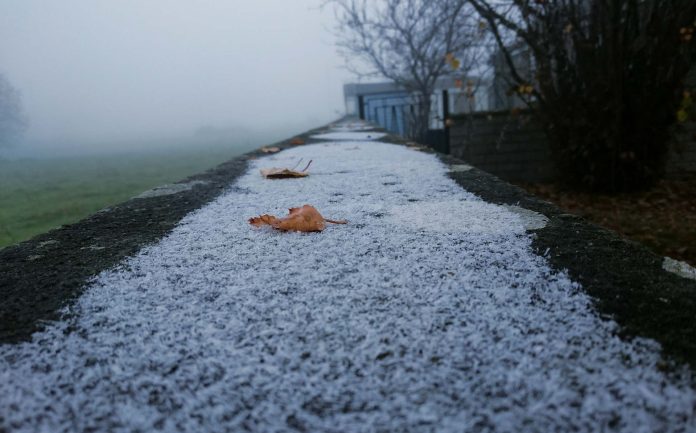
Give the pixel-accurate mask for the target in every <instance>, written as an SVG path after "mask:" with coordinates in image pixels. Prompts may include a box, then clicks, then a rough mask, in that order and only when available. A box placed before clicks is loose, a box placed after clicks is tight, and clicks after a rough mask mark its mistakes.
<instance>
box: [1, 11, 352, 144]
mask: <svg viewBox="0 0 696 433" xmlns="http://www.w3.org/2000/svg"><path fill="white" fill-rule="evenodd" d="M319 4H320V0H195V1H194V0H61V1H53V0H2V1H1V2H0V71H2V72H4V73H5V75H6V77H7V78H8V79H9V80H10V82H11V83H12V84H13V85H14V86H15V87H17V88H18V89H19V90H20V92H21V93H22V99H23V103H24V107H25V111H26V113H27V115H28V118H29V121H30V128H29V130H28V131H27V138H28V139H29V140H39V141H50V140H55V141H56V142H58V141H63V142H64V141H73V142H80V143H85V145H86V146H87V145H91V146H94V145H95V144H94V143H98V142H109V141H113V140H125V139H140V138H159V137H173V136H177V135H189V136H190V135H191V134H193V133H194V131H195V130H196V129H198V128H199V127H202V126H210V127H213V128H221V129H226V128H234V127H239V126H243V127H248V128H253V129H264V128H273V129H277V128H279V127H281V128H282V127H285V126H287V127H288V128H298V127H303V128H309V127H314V126H320V125H321V124H323V123H326V122H328V121H331V120H333V119H335V118H336V117H337V116H338V115H339V114H341V113H342V112H343V110H344V106H343V97H342V84H343V83H344V82H348V81H351V76H350V74H349V73H348V72H346V71H345V70H344V69H342V68H341V66H342V64H343V62H342V60H341V59H340V57H339V56H338V55H337V54H336V50H335V47H334V41H333V36H332V35H331V32H330V29H332V28H333V26H334V19H333V14H332V12H331V10H328V9H327V10H324V11H321V10H319V8H318V6H319Z"/></svg>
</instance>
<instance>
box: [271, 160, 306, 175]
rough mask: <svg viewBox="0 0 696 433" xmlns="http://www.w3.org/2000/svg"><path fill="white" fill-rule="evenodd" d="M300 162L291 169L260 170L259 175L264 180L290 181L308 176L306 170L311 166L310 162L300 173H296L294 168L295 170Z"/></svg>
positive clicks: (273, 168)
mask: <svg viewBox="0 0 696 433" xmlns="http://www.w3.org/2000/svg"><path fill="white" fill-rule="evenodd" d="M300 162H302V160H301V159H300V161H299V162H298V163H297V164H296V165H295V167H293V168H277V167H272V168H262V169H261V175H262V176H263V177H265V178H266V179H291V178H296V177H307V176H309V173H307V169H308V168H309V166H310V165H311V164H312V160H310V161H309V163H308V164H307V166H306V167H305V168H304V169H303V170H302V171H296V170H295V168H297V166H298V165H300Z"/></svg>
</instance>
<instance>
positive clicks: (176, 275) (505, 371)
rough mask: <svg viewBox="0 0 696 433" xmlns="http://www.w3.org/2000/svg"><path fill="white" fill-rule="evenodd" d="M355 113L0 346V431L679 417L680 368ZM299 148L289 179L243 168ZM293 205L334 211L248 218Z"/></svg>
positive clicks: (596, 424) (510, 223)
mask: <svg viewBox="0 0 696 433" xmlns="http://www.w3.org/2000/svg"><path fill="white" fill-rule="evenodd" d="M360 129H361V128H360V127H359V125H350V124H344V125H339V126H338V127H337V128H336V130H335V131H333V132H334V133H335V134H334V135H332V136H325V137H324V138H326V139H327V141H326V142H325V143H320V144H311V145H305V146H298V147H296V148H293V149H289V150H285V151H283V152H281V153H279V154H275V155H272V156H269V157H266V158H262V159H259V160H256V161H254V163H253V164H252V166H251V167H250V169H249V171H248V172H247V173H246V174H245V175H244V176H242V177H241V178H240V179H239V180H238V181H237V182H235V183H234V184H233V185H231V186H230V188H229V190H228V191H227V192H226V193H225V194H223V195H222V196H221V197H219V198H218V199H217V200H215V201H214V202H212V203H210V204H209V205H207V206H205V207H203V208H201V209H200V210H198V211H195V212H193V213H191V214H190V215H188V216H187V217H186V218H185V219H184V220H183V221H182V222H181V223H180V224H179V226H178V227H177V228H176V229H175V230H174V231H173V232H172V233H171V234H170V235H169V236H167V237H166V238H164V239H163V240H162V241H160V242H159V243H157V244H156V245H153V246H151V247H148V248H145V249H144V250H143V251H142V252H141V253H139V254H138V255H137V256H135V257H133V258H131V259H129V260H128V261H127V262H126V263H124V264H123V265H122V266H120V267H118V268H117V269H114V270H110V271H107V272H103V273H102V274H101V275H100V276H99V277H98V278H97V279H96V280H95V281H94V282H93V283H92V285H91V287H90V288H89V289H88V290H87V291H86V292H85V293H84V294H83V295H82V296H81V298H80V299H79V300H78V302H77V303H76V305H75V306H74V307H73V309H72V313H73V315H72V319H69V320H67V321H63V322H58V323H55V324H52V325H50V326H49V327H48V328H47V329H46V330H45V331H42V332H40V333H37V334H35V336H34V339H33V341H32V342H29V343H21V344H15V345H3V346H0V431H3V429H4V430H7V431H8V432H14V431H17V432H36V431H46V432H82V431H143V432H151V431H159V430H162V431H188V432H208V431H210V432H217V431H259V432H274V431H294V430H297V431H308V432H314V431H327V432H363V431H365V432H368V431H451V432H461V431H501V432H502V431H505V432H508V431H509V432H521V431H540V432H546V431H586V432H594V431H603V430H604V431H607V430H609V431H614V430H615V431H626V432H643V431H645V432H648V431H651V432H652V431H655V432H657V431H660V432H663V431H664V432H667V431H696V420H695V415H694V410H695V407H696V392H695V391H694V389H693V388H692V387H691V386H690V385H689V383H690V381H691V380H692V379H691V377H690V373H688V372H687V371H683V372H681V374H671V375H669V376H667V375H665V374H664V373H662V372H661V371H660V370H659V369H658V368H657V365H658V364H659V362H660V356H659V347H658V345H657V344H656V343H654V342H651V341H648V340H642V339H637V340H635V341H633V342H631V343H629V342H626V341H623V340H621V339H619V338H618V337H617V336H615V332H616V330H617V329H616V325H615V324H614V323H613V322H610V321H606V320H601V319H599V318H598V317H597V315H596V313H595V312H594V311H593V309H592V307H591V304H590V301H589V299H588V297H587V296H586V295H585V294H584V292H583V291H582V289H581V288H580V287H579V286H578V285H577V284H575V283H573V282H572V281H570V280H569V279H568V277H567V276H566V275H565V274H563V273H558V272H554V271H552V270H551V269H550V268H549V266H548V264H547V261H546V260H545V259H544V258H543V257H539V256H536V255H534V254H533V253H532V249H531V247H530V244H531V236H532V235H531V234H528V233H527V232H526V231H525V225H526V224H527V223H528V222H529V221H528V220H526V219H525V218H524V217H523V216H520V215H519V214H518V213H515V212H512V211H511V210H510V209H509V208H506V207H502V206H497V205H493V204H489V203H486V202H484V201H482V200H480V199H479V198H477V197H476V196H474V195H472V194H470V193H468V192H466V191H464V190H462V189H461V188H460V187H459V186H458V185H457V184H456V183H454V181H452V180H451V179H450V178H448V177H447V175H446V172H447V167H446V166H445V165H443V164H442V163H441V162H439V160H438V159H437V158H436V157H434V156H433V155H430V154H426V153H423V152H419V151H418V150H414V149H410V148H407V147H404V146H398V145H392V144H386V143H380V142H377V141H375V140H367V138H368V135H369V136H370V137H369V138H370V139H374V138H377V136H375V135H374V133H370V132H365V131H360ZM346 138H347V139H349V140H343V139H346ZM300 158H303V159H304V161H307V160H309V159H312V160H314V162H313V164H312V167H311V176H309V177H308V178H304V179H292V180H279V181H270V180H264V179H262V177H261V176H260V175H259V172H258V170H259V168H263V167H268V166H285V165H289V166H293V165H295V163H296V162H297V161H298V160H299V159H300ZM305 203H309V204H312V205H314V206H315V207H316V208H317V209H319V211H320V212H322V214H323V215H324V216H325V217H327V218H335V219H341V218H345V219H348V220H349V221H350V223H349V224H348V225H345V226H330V227H328V228H327V229H326V230H325V231H324V232H322V233H316V234H297V233H280V232H276V231H272V230H266V229H253V228H252V227H250V226H249V225H248V224H247V219H248V218H249V217H251V216H255V215H258V214H262V213H274V214H276V215H281V214H284V213H285V212H286V210H287V208H289V207H294V206H298V205H303V204H305ZM678 373H679V372H678Z"/></svg>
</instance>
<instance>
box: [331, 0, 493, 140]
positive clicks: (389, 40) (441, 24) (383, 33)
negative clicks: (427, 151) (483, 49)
mask: <svg viewBox="0 0 696 433" xmlns="http://www.w3.org/2000/svg"><path fill="white" fill-rule="evenodd" d="M327 3H329V4H333V5H334V6H335V10H336V14H337V17H338V21H339V32H338V34H339V42H338V45H339V50H340V52H341V53H342V54H343V55H344V57H345V58H346V60H347V61H348V64H349V65H350V66H349V67H350V69H351V70H352V71H353V72H355V73H357V74H359V75H361V76H381V77H385V78H387V79H389V80H391V81H393V82H394V83H396V84H398V85H400V86H402V87H403V88H404V89H406V90H408V91H410V92H412V93H415V94H417V95H418V96H419V99H420V104H419V106H420V110H419V112H418V115H417V119H416V123H417V128H416V129H417V130H418V131H419V132H420V133H421V134H422V133H423V132H424V131H425V130H426V129H427V127H428V120H429V114H430V105H431V102H432V95H433V93H434V91H435V86H436V83H437V80H438V79H439V78H440V77H442V76H443V75H444V74H446V73H448V72H450V71H451V70H452V69H458V70H459V73H466V72H467V71H468V70H469V69H470V68H471V67H472V65H473V64H474V62H475V58H476V52H477V50H476V47H477V45H476V43H477V40H478V39H479V38H480V36H481V35H482V32H481V31H480V30H479V27H478V26H477V23H476V21H475V16H474V15H475V14H474V11H473V9H471V7H470V6H469V5H468V2H467V0H328V1H327ZM356 63H357V66H356Z"/></svg>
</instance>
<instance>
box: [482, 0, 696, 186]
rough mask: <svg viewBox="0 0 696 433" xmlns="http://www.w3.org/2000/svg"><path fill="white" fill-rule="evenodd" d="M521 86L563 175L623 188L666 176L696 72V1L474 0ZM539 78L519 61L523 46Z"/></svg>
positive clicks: (577, 181) (590, 183)
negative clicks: (674, 130)
mask: <svg viewBox="0 0 696 433" xmlns="http://www.w3.org/2000/svg"><path fill="white" fill-rule="evenodd" d="M470 3H471V4H472V6H473V7H474V8H475V9H476V10H477V11H478V12H479V13H480V14H481V16H482V17H483V19H484V20H485V21H486V22H487V23H488V26H489V28H490V30H491V33H492V35H493V36H494V38H495V39H496V41H497V45H498V49H499V50H500V52H501V53H502V55H503V57H504V59H505V62H506V63H507V65H508V68H509V72H510V76H511V77H512V81H513V83H514V86H513V88H514V89H515V91H516V92H517V94H518V95H520V96H521V97H523V98H525V99H526V100H527V101H528V102H529V103H530V105H531V106H532V107H534V108H537V109H538V111H537V112H538V114H539V116H540V118H541V120H542V122H543V123H544V125H545V127H546V131H547V134H548V135H549V138H550V139H551V143H552V150H553V151H554V154H555V156H556V161H557V163H558V165H559V167H558V168H559V172H561V173H563V174H564V175H565V177H566V180H569V181H570V182H572V183H574V184H580V185H584V186H588V187H590V188H593V189H605V190H609V191H617V190H622V189H624V190H625V189H632V188H637V187H642V186H645V185H649V184H650V183H652V182H654V181H655V180H656V179H658V178H659V177H660V175H661V174H662V171H663V166H664V164H663V163H664V160H665V156H666V153H667V150H668V147H669V140H670V126H671V125H672V124H674V123H675V121H676V120H677V113H678V111H679V105H680V102H681V100H682V98H683V94H684V93H683V88H684V79H685V77H686V74H687V72H688V70H689V68H690V67H692V66H693V63H694V60H696V59H695V58H694V54H695V48H696V47H695V45H694V41H693V40H692V39H693V33H694V26H695V23H694V17H696V1H693V0H611V1H607V0H470ZM521 46H524V48H522V49H523V50H528V51H529V52H530V53H531V55H532V58H533V65H532V68H531V69H532V70H531V72H532V74H529V72H530V71H522V70H520V68H519V62H516V61H515V56H516V54H518V53H519V50H520V47H521Z"/></svg>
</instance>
